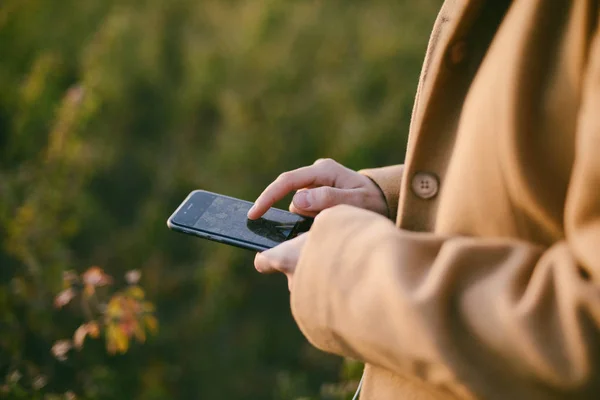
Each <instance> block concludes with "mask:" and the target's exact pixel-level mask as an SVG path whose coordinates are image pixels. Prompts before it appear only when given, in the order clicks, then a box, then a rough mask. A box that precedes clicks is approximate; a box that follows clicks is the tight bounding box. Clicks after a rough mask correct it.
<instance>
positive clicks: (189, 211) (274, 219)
mask: <svg viewBox="0 0 600 400" xmlns="http://www.w3.org/2000/svg"><path fill="white" fill-rule="evenodd" d="M251 206H252V203H250V202H247V201H244V200H239V199H234V198H231V197H227V196H222V195H218V194H214V193H209V192H204V191H197V192H194V193H193V194H192V195H190V196H189V197H188V199H187V201H186V202H185V203H184V204H183V205H182V206H181V207H180V208H179V210H178V211H177V213H176V214H175V215H174V216H173V218H172V221H173V222H174V223H175V224H177V225H181V226H185V227H189V228H192V229H195V230H199V231H202V232H206V233H209V234H216V235H219V236H222V237H226V238H232V239H236V240H241V241H244V242H247V243H255V244H259V245H261V246H264V247H267V248H271V247H274V246H276V245H278V244H280V243H282V242H284V241H286V240H287V239H290V236H291V235H292V234H293V233H295V231H294V227H295V226H296V224H298V223H300V222H302V221H304V220H305V219H304V218H303V217H301V216H299V215H296V214H292V213H290V212H287V211H283V210H278V209H274V208H271V209H270V210H269V211H267V213H266V214H265V215H264V216H263V217H262V218H259V219H257V220H249V219H248V217H247V213H248V210H250V207H251Z"/></svg>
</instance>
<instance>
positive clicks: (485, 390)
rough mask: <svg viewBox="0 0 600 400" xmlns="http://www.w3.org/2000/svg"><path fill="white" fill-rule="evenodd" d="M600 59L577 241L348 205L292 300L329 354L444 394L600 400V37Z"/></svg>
mask: <svg viewBox="0 0 600 400" xmlns="http://www.w3.org/2000/svg"><path fill="white" fill-rule="evenodd" d="M592 49H595V51H593V52H592V53H591V55H590V63H589V67H588V72H587V76H586V79H585V81H584V82H585V84H584V91H583V93H584V94H583V97H582V103H581V109H580V116H579V120H578V126H577V131H576V155H575V163H574V166H573V171H572V177H571V181H570V184H569V189H568V193H567V198H566V203H565V237H564V240H561V241H559V242H557V243H555V244H553V245H552V246H550V247H548V248H541V247H537V246H535V245H532V244H530V243H526V242H520V241H517V240H511V239H500V238H499V239H484V238H474V237H473V238H471V237H440V236H437V235H434V234H430V233H415V232H407V231H402V230H399V229H397V228H396V227H395V226H394V224H393V223H392V222H390V221H389V220H387V219H385V218H383V217H380V216H377V215H375V214H373V213H371V212H368V211H364V210H360V209H356V208H353V207H349V206H338V207H335V208H333V209H330V210H326V211H325V212H323V213H322V214H321V215H320V216H319V217H317V220H316V222H315V224H314V225H313V229H311V231H310V233H309V234H308V235H309V236H308V240H307V244H306V247H305V248H304V250H303V253H302V255H301V257H300V261H299V264H298V267H297V270H296V275H295V277H294V286H293V288H292V298H291V302H292V312H293V314H294V317H295V319H296V321H297V322H298V325H299V326H300V328H301V330H302V331H303V333H304V334H305V335H306V337H307V338H308V339H309V340H310V341H311V342H312V343H313V344H314V345H315V346H316V347H318V348H321V349H323V350H325V351H328V352H333V353H337V354H340V355H344V356H348V357H353V358H356V359H359V360H362V361H364V362H367V363H370V364H373V365H377V366H379V367H382V368H385V369H388V370H389V371H392V372H395V373H400V374H402V373H411V374H415V375H417V376H420V377H422V378H423V379H425V380H428V381H430V382H436V383H438V384H439V385H447V386H448V387H452V385H453V384H454V383H456V382H462V383H464V384H465V385H466V386H467V387H468V388H469V390H472V391H473V392H474V393H476V394H478V395H481V396H482V397H484V398H492V399H493V398H499V397H498V396H499V393H502V396H501V397H500V398H506V399H507V398H532V399H534V398H544V399H546V398H549V399H554V398H569V399H575V398H598V397H597V396H598V393H600V329H599V327H600V156H599V151H600V114H599V111H600V41H599V40H598V37H597V38H596V40H595V44H593V46H592ZM384 190H385V189H384Z"/></svg>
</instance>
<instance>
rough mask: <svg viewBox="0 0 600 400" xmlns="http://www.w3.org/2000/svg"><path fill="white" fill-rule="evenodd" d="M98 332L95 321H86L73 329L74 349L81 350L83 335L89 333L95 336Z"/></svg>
mask: <svg viewBox="0 0 600 400" xmlns="http://www.w3.org/2000/svg"><path fill="white" fill-rule="evenodd" d="M99 334H100V328H99V327H98V324H97V323H96V322H95V321H92V322H88V323H86V324H83V325H81V326H80V327H79V328H77V330H76V331H75V334H74V335H73V345H74V346H75V348H76V349H78V350H81V348H82V347H83V342H84V341H85V337H86V336H87V335H90V336H91V337H93V338H97V337H98V335H99Z"/></svg>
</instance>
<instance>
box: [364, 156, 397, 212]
mask: <svg viewBox="0 0 600 400" xmlns="http://www.w3.org/2000/svg"><path fill="white" fill-rule="evenodd" d="M403 171H404V165H392V166H389V167H382V168H371V169H363V170H360V171H358V172H359V173H361V174H363V175H365V176H367V177H369V178H370V179H371V180H372V181H373V182H375V184H376V185H377V186H379V189H381V192H382V193H383V196H384V197H385V202H386V203H387V206H388V216H389V218H390V219H391V220H392V221H395V220H396V216H397V214H398V201H399V200H400V183H401V182H402V173H403Z"/></svg>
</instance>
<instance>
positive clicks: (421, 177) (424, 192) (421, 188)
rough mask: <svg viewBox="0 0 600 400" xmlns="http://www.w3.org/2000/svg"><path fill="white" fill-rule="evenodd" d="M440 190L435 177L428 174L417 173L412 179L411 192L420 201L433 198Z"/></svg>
mask: <svg viewBox="0 0 600 400" xmlns="http://www.w3.org/2000/svg"><path fill="white" fill-rule="evenodd" d="M439 188H440V184H439V181H438V178H437V176H435V175H434V174H432V173H429V172H417V173H416V174H415V176H413V179H412V190H413V192H414V193H415V194H416V195H417V196H418V197H420V198H421V199H431V198H432V197H435V195H436V194H437V193H438V191H439Z"/></svg>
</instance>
